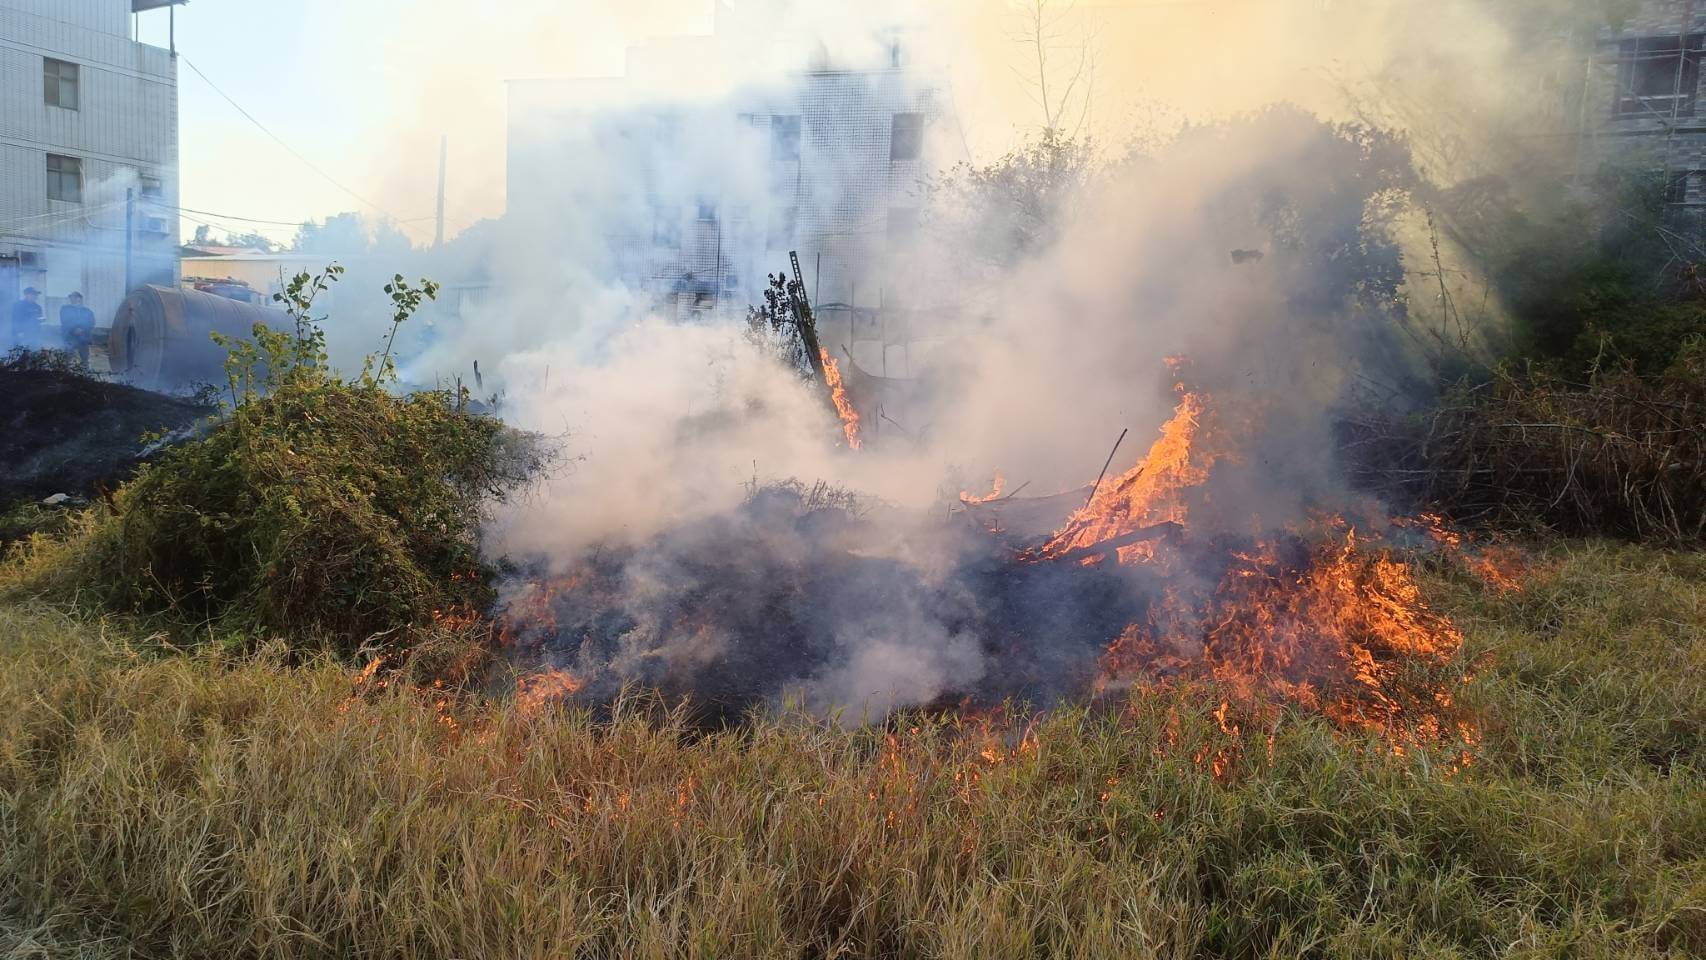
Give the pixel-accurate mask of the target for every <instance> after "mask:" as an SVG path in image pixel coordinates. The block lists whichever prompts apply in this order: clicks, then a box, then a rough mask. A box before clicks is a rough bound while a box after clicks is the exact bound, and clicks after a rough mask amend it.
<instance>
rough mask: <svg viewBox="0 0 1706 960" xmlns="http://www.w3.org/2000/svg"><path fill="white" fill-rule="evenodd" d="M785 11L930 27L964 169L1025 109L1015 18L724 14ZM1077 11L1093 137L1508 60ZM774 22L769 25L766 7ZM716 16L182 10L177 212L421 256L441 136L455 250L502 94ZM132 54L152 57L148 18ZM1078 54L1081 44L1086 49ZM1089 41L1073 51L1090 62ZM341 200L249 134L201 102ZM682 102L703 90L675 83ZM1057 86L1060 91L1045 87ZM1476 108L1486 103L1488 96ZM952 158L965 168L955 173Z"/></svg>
mask: <svg viewBox="0 0 1706 960" xmlns="http://www.w3.org/2000/svg"><path fill="white" fill-rule="evenodd" d="M725 2H728V3H730V4H731V5H736V6H741V5H744V6H747V7H762V9H765V10H766V11H768V10H770V9H772V6H775V7H781V8H786V9H789V10H791V11H793V16H794V17H795V19H798V20H802V21H804V22H806V23H808V24H809V25H810V27H811V28H812V29H814V30H815V31H820V32H821V33H823V34H825V35H828V36H831V37H835V36H838V35H847V34H850V33H854V32H857V31H858V29H859V27H858V25H859V24H860V23H861V22H863V23H866V24H874V23H876V22H879V21H881V22H883V23H892V22H896V21H897V20H901V21H905V20H911V21H913V22H914V23H917V22H918V21H919V20H920V18H921V17H923V18H925V19H927V21H928V22H927V23H926V24H924V26H923V28H922V29H919V30H917V31H916V33H917V34H918V35H919V37H920V39H919V40H918V44H919V48H920V50H921V51H922V52H923V58H924V59H927V60H929V61H930V62H932V63H935V64H937V65H938V66H940V67H942V68H943V70H944V74H945V75H946V76H947V77H948V86H949V89H950V94H951V96H952V99H953V106H954V107H955V109H956V110H957V112H958V114H959V116H960V117H961V120H962V123H963V125H964V127H965V129H966V131H967V135H966V140H965V142H966V143H967V144H969V145H970V149H971V151H972V152H973V154H974V155H975V156H976V158H977V159H980V160H984V159H989V158H990V157H991V156H993V155H994V153H995V151H997V150H1000V149H1003V148H1004V147H1005V146H1006V145H1007V144H1009V143H1011V141H1012V139H1013V137H1014V134H1015V132H1016V131H1023V130H1025V129H1027V128H1031V129H1034V128H1035V125H1036V121H1037V109H1036V107H1035V105H1034V103H1033V102H1032V99H1031V94H1032V93H1033V92H1034V91H1032V90H1029V89H1027V87H1026V84H1025V80H1024V76H1025V71H1026V70H1033V71H1034V66H1035V65H1034V51H1032V50H1030V49H1029V48H1026V47H1025V46H1024V45H1023V42H1022V39H1021V35H1022V33H1023V30H1024V24H1023V21H1022V17H1020V16H1018V15H1017V12H1016V11H1017V10H1018V9H1019V8H1020V7H1022V6H1023V4H1020V3H1018V2H1017V0H860V2H858V3H851V2H848V0H725ZM1049 2H1051V3H1053V4H1054V5H1055V6H1056V8H1057V9H1058V8H1060V7H1062V6H1075V7H1076V8H1077V13H1076V16H1075V18H1074V19H1069V20H1063V21H1061V22H1060V23H1058V24H1057V25H1056V27H1055V29H1054V34H1055V36H1056V47H1055V53H1056V60H1057V63H1058V62H1061V61H1067V62H1068V66H1070V63H1069V61H1071V60H1072V58H1073V57H1074V55H1075V51H1077V50H1081V49H1091V50H1092V51H1093V53H1094V56H1093V58H1092V59H1093V68H1094V69H1093V70H1092V71H1091V73H1092V79H1093V83H1092V84H1090V85H1089V89H1092V90H1093V92H1094V97H1093V101H1092V105H1093V107H1094V109H1093V111H1092V117H1093V120H1092V122H1093V124H1094V125H1095V126H1096V132H1098V133H1100V134H1102V135H1103V136H1104V138H1106V137H1108V136H1109V134H1110V133H1112V134H1113V136H1114V137H1116V138H1117V137H1118V136H1120V135H1123V133H1125V132H1129V131H1131V130H1132V129H1141V127H1142V126H1143V125H1144V124H1145V123H1146V122H1149V121H1150V119H1151V118H1153V117H1155V116H1163V117H1172V118H1176V117H1178V116H1180V115H1190V116H1196V117H1201V116H1209V115H1224V114H1226V113H1229V112H1234V111H1239V110H1248V109H1252V108H1255V107H1258V106H1261V105H1263V104H1266V103H1271V102H1274V101H1277V100H1290V101H1294V102H1299V103H1302V104H1303V105H1305V106H1308V107H1311V108H1315V109H1318V110H1322V111H1325V112H1329V113H1330V112H1332V111H1333V110H1334V109H1335V104H1334V101H1335V96H1336V94H1335V90H1336V89H1337V87H1336V84H1335V81H1333V80H1332V79H1331V78H1334V77H1347V76H1348V77H1356V76H1359V75H1364V74H1370V73H1372V72H1374V71H1377V70H1378V69H1379V68H1380V67H1381V66H1382V65H1384V64H1386V63H1388V62H1390V61H1391V60H1392V58H1394V57H1402V56H1408V55H1415V53H1416V52H1417V51H1424V50H1426V49H1428V48H1430V47H1431V48H1434V49H1436V50H1438V49H1444V50H1449V51H1450V53H1451V55H1452V56H1453V57H1455V58H1458V59H1460V60H1461V61H1462V63H1463V69H1462V70H1460V71H1459V73H1460V74H1461V75H1462V76H1464V77H1466V78H1474V77H1484V76H1485V75H1486V71H1485V70H1482V69H1479V66H1480V65H1481V64H1487V63H1497V62H1501V59H1502V58H1503V57H1504V51H1505V47H1506V45H1507V43H1508V39H1507V38H1506V37H1504V36H1503V35H1502V33H1501V32H1500V31H1497V30H1494V29H1491V28H1489V26H1488V24H1487V22H1486V21H1485V20H1484V18H1483V17H1482V16H1481V15H1480V14H1478V13H1477V12H1476V10H1475V8H1476V7H1477V6H1478V4H1477V3H1476V2H1471V0H1353V2H1350V3H1345V2H1339V0H1079V2H1077V3H1075V4H1074V3H1073V0H1049ZM763 5H772V6H763ZM711 7H712V0H483V2H475V0H406V2H398V0H268V2H261V0H194V2H192V3H191V4H190V5H188V6H187V7H184V8H181V9H180V10H179V13H178V30H177V37H178V49H179V52H180V53H181V54H182V56H183V57H184V58H185V59H186V60H187V61H188V62H187V63H184V64H181V65H180V69H179V92H180V105H181V111H180V123H181V144H182V150H181V166H182V191H183V201H182V205H183V206H184V207H186V208H189V209H190V210H199V211H212V212H214V213H217V214H220V215H223V217H247V218H253V219H255V220H268V221H279V222H278V223H275V224H250V223H246V222H244V221H241V220H235V219H223V218H221V217H210V216H206V215H203V214H198V213H191V214H186V220H185V224H184V229H185V232H186V234H188V233H189V232H191V231H193V230H194V229H195V226H196V222H197V221H198V220H205V221H209V222H211V223H213V224H215V225H216V226H218V227H219V228H221V229H232V230H238V231H241V230H244V229H248V228H251V227H253V228H255V229H258V230H260V231H261V232H263V233H266V234H267V235H268V236H271V237H274V238H276V239H280V240H288V239H289V238H290V237H291V236H292V235H293V233H294V227H293V226H292V224H294V223H297V222H300V221H301V220H303V219H306V218H315V219H320V218H324V217H326V216H329V215H332V214H336V213H340V212H343V211H347V210H360V211H362V212H363V213H365V214H368V215H369V216H373V217H388V218H391V219H394V220H396V221H398V223H399V224H400V226H401V227H402V228H403V229H404V230H405V231H406V232H408V233H409V235H410V236H411V237H413V238H414V239H415V240H416V241H417V242H419V241H429V240H430V239H431V237H432V230H433V224H432V219H431V218H432V214H433V205H434V193H435V190H436V186H437V175H438V148H439V138H440V136H442V135H448V136H449V138H450V175H449V189H448V204H447V209H448V217H447V219H448V221H449V229H450V232H451V234H455V233H456V232H458V231H460V230H461V229H463V228H466V227H467V226H469V225H470V224H472V223H474V222H476V221H478V220H480V219H483V218H486V217H492V216H498V215H500V214H502V212H503V208H504V184H503V179H504V138H505V85H504V81H505V80H508V79H515V78H523V77H541V76H599V75H613V74H619V73H621V72H622V69H623V64H624V59H625V53H626V49H627V47H628V46H629V45H630V44H631V43H635V42H639V41H642V40H644V39H646V38H648V37H654V36H659V35H669V34H683V33H701V34H702V33H706V32H709V30H710V27H711V23H712V16H711ZM141 19H142V23H141V28H140V32H141V37H142V39H143V40H144V41H146V42H150V43H157V44H160V45H162V46H163V45H164V44H165V42H166V16H165V13H164V12H163V11H159V12H154V13H150V14H146V15H144V16H143V17H142V18H141ZM1091 35H1093V37H1094V39H1093V41H1086V40H1085V37H1087V36H1091ZM1086 43H1088V47H1086V46H1085V44H1086ZM191 64H193V65H194V66H195V67H199V68H200V70H201V71H202V72H204V73H205V74H206V75H207V77H208V78H210V79H211V80H212V81H213V82H214V83H216V84H218V85H219V86H220V88H222V89H223V90H224V91H225V93H226V94H228V95H230V97H231V98H232V99H234V100H235V101H236V102H237V103H239V104H241V105H242V106H243V107H244V108H245V109H247V110H248V111H249V112H250V113H252V114H253V115H254V116H255V117H256V118H257V119H258V120H260V122H261V123H263V124H265V125H266V126H267V127H268V128H269V129H271V130H272V132H273V133H275V134H277V135H278V136H279V137H280V138H281V139H283V140H284V141H286V142H287V143H289V144H290V145H291V147H292V148H294V149H295V150H296V151H298V152H300V153H301V154H302V155H303V156H305V157H306V158H307V159H308V160H309V161H311V162H312V163H313V164H314V165H315V166H317V167H319V168H320V169H322V170H324V171H325V172H326V173H327V174H330V176H331V177H332V178H333V179H335V180H336V181H337V182H338V183H339V184H341V185H342V187H344V188H347V189H348V191H352V192H353V193H354V194H357V195H359V196H360V197H361V198H362V199H356V198H355V197H352V196H351V195H350V192H346V190H344V189H340V187H339V186H335V185H333V184H332V183H330V182H328V180H327V179H326V178H325V177H323V176H321V175H320V174H318V173H316V172H315V171H314V170H313V169H311V168H310V167H309V166H308V165H307V164H305V163H304V162H303V161H302V160H299V159H297V158H296V157H294V156H292V155H291V154H290V153H289V152H287V151H286V150H285V149H284V148H283V147H281V146H279V145H278V144H277V143H276V142H274V141H273V140H271V139H269V138H268V137H267V136H266V134H264V133H262V132H261V131H260V130H258V129H256V127H255V126H254V124H252V123H250V122H249V121H248V120H246V119H244V118H243V116H242V115H241V114H239V113H238V112H237V110H236V109H234V108H233V107H232V106H231V105H230V104H229V103H227V102H226V101H225V100H224V99H222V98H221V97H220V96H219V94H217V93H215V92H214V91H213V89H212V88H211V87H210V86H209V85H208V82H207V81H206V80H204V79H203V78H202V77H201V76H199V75H197V73H196V71H195V70H193V69H191V68H190V65H191ZM681 73H682V78H681V82H682V87H683V91H697V90H699V88H702V87H703V85H704V80H703V76H702V71H696V69H695V65H693V64H683V65H682V71H681ZM1061 79H1062V77H1059V76H1057V77H1056V81H1057V84H1058V83H1059V81H1060V80H1061ZM1477 88H1478V89H1480V88H1484V90H1483V94H1485V93H1486V92H1487V91H1495V90H1496V88H1497V84H1496V83H1490V82H1483V83H1480V84H1478V85H1477ZM952 159H960V158H958V157H956V158H952Z"/></svg>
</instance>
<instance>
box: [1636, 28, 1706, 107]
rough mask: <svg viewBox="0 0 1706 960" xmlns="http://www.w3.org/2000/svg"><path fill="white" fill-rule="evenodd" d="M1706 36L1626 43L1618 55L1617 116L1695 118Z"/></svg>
mask: <svg viewBox="0 0 1706 960" xmlns="http://www.w3.org/2000/svg"><path fill="white" fill-rule="evenodd" d="M1703 53H1706V34H1693V35H1691V36H1688V37H1642V38H1639V39H1636V40H1625V41H1624V42H1623V46H1622V49H1621V50H1620V52H1619V55H1618V92H1617V108H1616V112H1617V115H1618V116H1620V117H1628V118H1630V119H1639V118H1641V117H1652V118H1654V119H1659V118H1668V117H1671V116H1678V117H1692V116H1694V102H1695V100H1696V98H1697V96H1698V94H1699V92H1700V59H1701V55H1702V54H1703Z"/></svg>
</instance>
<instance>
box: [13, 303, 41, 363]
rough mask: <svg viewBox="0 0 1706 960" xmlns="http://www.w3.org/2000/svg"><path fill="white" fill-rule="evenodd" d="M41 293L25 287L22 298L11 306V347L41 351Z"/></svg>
mask: <svg viewBox="0 0 1706 960" xmlns="http://www.w3.org/2000/svg"><path fill="white" fill-rule="evenodd" d="M40 296H41V291H40V290H37V289H36V288H35V287H25V288H24V297H23V299H22V300H19V301H18V302H17V303H14V304H12V329H11V334H12V344H11V345H12V347H13V348H22V349H25V350H40V349H41V321H42V309H41V303H40V302H39V301H38V300H37V298H38V297H40Z"/></svg>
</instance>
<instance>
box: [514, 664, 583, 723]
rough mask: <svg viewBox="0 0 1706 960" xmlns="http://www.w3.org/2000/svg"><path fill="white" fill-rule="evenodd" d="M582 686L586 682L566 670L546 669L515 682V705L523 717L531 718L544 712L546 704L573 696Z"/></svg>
mask: <svg viewBox="0 0 1706 960" xmlns="http://www.w3.org/2000/svg"><path fill="white" fill-rule="evenodd" d="M584 686H586V681H584V680H582V679H581V678H580V677H577V676H575V675H574V674H572V673H570V672H568V671H567V670H559V669H556V668H555V667H547V668H546V669H544V670H541V671H540V672H538V673H534V674H530V675H528V676H525V677H522V678H521V679H520V680H519V681H517V683H516V688H515V705H516V706H517V707H518V708H520V710H521V712H522V714H523V715H526V716H533V715H536V714H538V713H539V712H540V711H542V710H544V709H545V707H546V705H548V704H551V703H555V702H557V701H560V700H566V699H568V698H569V697H572V696H574V695H575V694H577V693H579V692H580V690H581V688H582V687H584Z"/></svg>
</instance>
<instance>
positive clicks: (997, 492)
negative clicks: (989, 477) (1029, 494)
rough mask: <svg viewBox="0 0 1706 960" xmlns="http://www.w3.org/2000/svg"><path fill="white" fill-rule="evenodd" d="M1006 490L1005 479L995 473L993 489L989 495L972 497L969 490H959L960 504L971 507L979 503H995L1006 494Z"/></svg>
mask: <svg viewBox="0 0 1706 960" xmlns="http://www.w3.org/2000/svg"><path fill="white" fill-rule="evenodd" d="M1006 488H1007V478H1006V477H1004V476H1002V475H1001V474H999V473H997V474H996V475H995V489H993V490H991V491H990V492H989V493H987V494H984V495H983V496H981V497H978V496H973V495H972V493H971V491H970V490H961V491H960V502H961V503H965V504H972V505H976V504H981V503H994V502H995V501H997V500H999V499H1001V494H1002V493H1004V492H1006Z"/></svg>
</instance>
